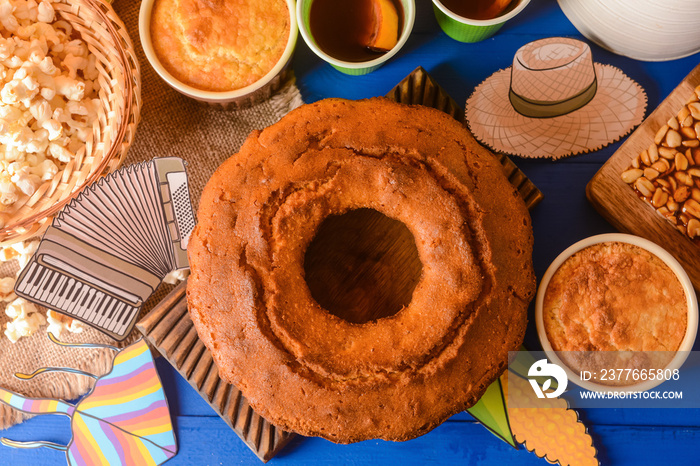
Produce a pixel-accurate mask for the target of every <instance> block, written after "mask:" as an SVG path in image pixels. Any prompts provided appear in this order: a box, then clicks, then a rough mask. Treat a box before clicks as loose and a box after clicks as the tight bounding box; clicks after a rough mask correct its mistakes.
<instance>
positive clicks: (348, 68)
mask: <svg viewBox="0 0 700 466" xmlns="http://www.w3.org/2000/svg"><path fill="white" fill-rule="evenodd" d="M400 2H401V6H402V7H403V16H404V18H403V28H402V29H401V35H400V36H399V41H398V42H397V43H396V45H395V46H394V48H393V49H391V50H389V51H388V52H387V53H385V54H384V55H382V56H380V57H377V58H375V59H373V60H369V61H361V62H350V61H344V60H338V59H337V58H334V57H332V56H330V55H328V54H327V53H326V52H324V51H323V50H321V48H320V47H319V46H318V44H317V43H316V40H315V39H314V36H313V35H312V34H311V28H310V26H309V16H310V12H311V4H312V3H313V0H297V23H299V32H300V33H301V37H303V38H304V42H306V45H308V46H309V48H310V49H311V51H312V52H314V53H315V54H316V55H318V56H319V57H321V58H322V59H323V60H324V61H325V62H327V63H328V64H330V65H331V66H332V67H333V68H335V69H336V70H338V71H340V72H341V73H345V74H348V75H352V76H360V75H363V74H368V73H371V72H372V71H374V70H376V69H377V68H379V67H380V66H382V65H383V64H384V63H386V62H387V61H388V60H389V59H390V58H391V57H393V56H394V55H396V54H397V53H398V51H399V50H401V47H403V45H404V44H405V43H406V41H407V40H408V36H409V35H410V34H411V30H412V29H413V23H414V21H415V19H416V5H415V2H414V0H400Z"/></svg>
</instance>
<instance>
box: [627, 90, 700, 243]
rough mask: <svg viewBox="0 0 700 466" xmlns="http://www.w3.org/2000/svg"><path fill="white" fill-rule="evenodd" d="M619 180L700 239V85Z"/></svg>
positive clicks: (676, 225)
mask: <svg viewBox="0 0 700 466" xmlns="http://www.w3.org/2000/svg"><path fill="white" fill-rule="evenodd" d="M621 178H622V180H623V181H624V182H625V183H627V184H629V185H630V186H632V187H633V188H634V190H635V191H636V192H637V194H638V196H639V197H641V198H642V199H644V200H645V201H646V202H648V203H649V204H651V205H652V206H653V207H654V208H655V209H656V211H657V212H658V213H659V214H660V215H663V216H664V217H666V218H667V219H668V220H669V221H670V222H671V223H672V224H673V225H674V226H675V227H676V228H678V229H679V230H680V231H682V232H684V233H686V234H687V235H688V236H689V237H690V238H694V239H695V241H698V240H700V86H697V88H696V89H695V92H694V93H693V95H692V96H691V97H690V99H689V100H688V101H687V103H686V105H684V106H683V107H682V108H681V109H680V110H679V111H678V113H677V114H676V116H675V117H672V118H669V120H668V121H667V122H666V124H665V125H663V126H661V127H660V128H659V129H658V131H657V132H656V133H655V135H654V141H653V143H652V144H650V145H649V147H647V148H646V149H644V150H642V151H641V152H639V154H638V155H636V156H635V157H634V158H632V160H631V161H630V166H629V168H627V170H625V171H623V172H622V174H621Z"/></svg>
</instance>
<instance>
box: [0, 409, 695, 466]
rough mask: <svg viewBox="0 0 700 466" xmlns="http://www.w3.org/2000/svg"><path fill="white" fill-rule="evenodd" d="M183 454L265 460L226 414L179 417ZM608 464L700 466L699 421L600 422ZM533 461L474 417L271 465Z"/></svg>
mask: <svg viewBox="0 0 700 466" xmlns="http://www.w3.org/2000/svg"><path fill="white" fill-rule="evenodd" d="M175 424H176V429H177V435H178V443H179V452H178V455H177V456H176V457H175V458H173V459H172V460H171V461H170V462H168V464H169V465H173V466H174V465H181V464H182V465H190V464H251V465H254V464H260V462H259V460H258V459H257V457H256V456H255V455H254V454H253V453H252V452H251V451H250V450H249V449H248V447H246V446H245V444H244V443H243V442H242V441H241V440H240V439H239V438H238V437H237V436H236V435H235V434H234V433H233V432H232V431H231V429H230V428H229V427H228V426H227V425H226V424H225V423H224V422H223V421H221V419H219V418H218V417H209V416H193V417H178V418H176V420H175ZM590 430H591V434H592V436H593V439H594V442H595V444H596V446H597V447H598V449H599V456H600V459H601V460H602V464H606V465H607V464H611V465H616V466H617V465H621V466H626V465H643V464H696V447H697V445H698V443H699V442H700V428H698V427H682V428H676V427H646V426H637V427H630V426H607V425H606V426H594V427H592V428H591V429H590ZM67 431H68V426H67V423H66V422H64V421H61V420H60V419H59V418H56V417H53V416H49V417H46V416H45V417H41V418H37V419H33V420H30V421H27V422H25V423H24V424H21V425H19V426H15V427H13V428H11V429H9V430H7V431H5V432H3V435H6V436H8V437H11V438H14V439H19V440H30V439H35V438H36V433H37V432H41V433H42V434H41V436H42V438H44V439H50V440H55V441H59V442H65V441H66V435H65V434H66V432H67ZM399 458H400V462H401V464H402V466H412V465H424V464H451V463H458V464H471V465H496V464H499V465H500V464H510V465H533V466H537V465H539V466H543V465H546V464H547V462H546V461H544V460H542V459H539V458H537V457H536V456H535V455H534V454H532V453H529V452H527V451H525V450H524V449H522V448H521V449H520V450H517V451H516V450H514V449H513V448H511V447H509V446H508V445H506V444H505V443H503V442H502V441H500V440H498V439H496V438H495V437H494V436H493V435H491V434H490V433H488V432H487V431H486V429H484V428H483V427H481V426H480V425H478V424H476V423H473V422H447V423H445V424H443V425H442V426H440V427H438V428H437V429H435V430H434V431H433V432H431V433H429V434H427V435H424V436H422V437H419V438H417V439H414V440H410V441H408V442H398V443H396V442H385V441H377V440H372V441H366V442H361V443H357V444H353V445H336V444H333V443H331V442H328V441H326V440H323V439H319V438H302V437H299V438H298V439H296V440H295V441H293V442H292V443H291V444H290V445H288V446H287V447H286V448H285V449H284V450H283V451H282V453H281V454H280V455H278V456H277V457H275V459H274V460H273V462H272V463H271V464H275V465H278V466H287V465H289V466H296V465H327V464H358V465H359V464H395V463H396V462H397V461H398V459H399ZM0 463H2V464H32V465H42V466H43V465H60V464H65V456H64V455H63V454H62V453H60V452H56V451H52V450H14V449H10V448H7V447H0Z"/></svg>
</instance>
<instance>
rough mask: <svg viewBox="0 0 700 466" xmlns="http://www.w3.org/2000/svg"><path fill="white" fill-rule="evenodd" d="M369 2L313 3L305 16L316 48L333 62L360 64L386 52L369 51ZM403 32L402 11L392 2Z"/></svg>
mask: <svg viewBox="0 0 700 466" xmlns="http://www.w3.org/2000/svg"><path fill="white" fill-rule="evenodd" d="M372 2H373V0H314V2H313V3H312V4H311V10H310V12H309V28H310V30H311V35H312V36H313V38H314V40H315V41H316V44H317V45H318V47H319V48H320V49H321V50H323V51H324V52H326V53H327V54H328V55H330V56H331V57H333V58H337V59H338V60H343V61H348V62H363V61H369V60H374V59H375V58H378V57H381V56H382V55H383V54H385V53H386V52H379V51H376V50H372V49H370V48H369V47H367V46H366V45H365V44H366V43H368V42H369V37H370V35H371V34H372V30H373V27H374V13H373V5H372ZM392 3H393V4H394V6H395V7H396V11H397V13H398V14H399V31H401V29H402V28H403V22H404V21H403V8H402V7H401V3H400V2H399V1H398V0H392Z"/></svg>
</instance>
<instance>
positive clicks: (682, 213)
mask: <svg viewBox="0 0 700 466" xmlns="http://www.w3.org/2000/svg"><path fill="white" fill-rule="evenodd" d="M586 195H587V197H588V199H589V200H590V202H591V203H592V204H593V206H594V207H595V208H596V210H597V211H598V212H599V213H600V214H601V215H602V216H603V217H605V219H606V220H608V221H609V222H610V223H611V224H612V225H613V226H615V227H616V228H617V229H619V230H620V231H624V232H627V233H631V234H634V235H638V236H642V237H644V238H647V239H649V240H651V241H653V242H655V243H657V244H659V245H660V246H662V247H663V248H664V249H666V250H667V251H668V252H670V253H671V254H672V255H673V256H674V257H675V258H676V259H677V260H678V261H679V262H680V263H681V265H682V266H683V268H684V269H685V270H686V272H688V275H689V276H690V279H691V281H692V282H693V286H694V287H695V289H696V290H700V65H698V66H696V67H695V69H693V71H691V72H690V74H689V75H688V76H686V78H685V79H684V80H683V81H682V82H681V83H680V84H679V85H678V87H676V89H674V90H673V92H671V94H670V95H669V96H668V97H667V98H666V99H665V100H664V101H663V102H662V103H661V105H659V107H658V108H657V109H656V110H654V112H653V113H652V114H651V115H649V117H648V118H647V119H646V120H645V121H644V123H642V125H641V126H640V127H639V128H637V129H636V130H635V132H634V133H632V135H630V137H629V138H628V139H627V141H625V143H624V144H623V145H622V146H621V147H620V149H618V151H617V152H615V154H613V156H612V157H610V159H609V160H608V161H607V162H606V163H605V165H603V167H602V168H601V169H600V170H599V171H598V173H596V174H595V176H594V177H593V178H592V179H591V181H590V182H589V183H588V186H586Z"/></svg>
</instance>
